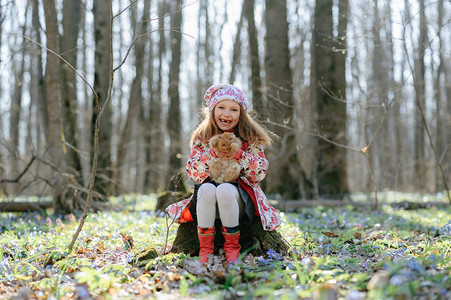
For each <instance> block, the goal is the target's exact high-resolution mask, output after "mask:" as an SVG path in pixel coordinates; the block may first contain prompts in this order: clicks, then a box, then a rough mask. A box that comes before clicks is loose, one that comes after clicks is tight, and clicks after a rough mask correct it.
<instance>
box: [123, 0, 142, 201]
mask: <svg viewBox="0 0 451 300" xmlns="http://www.w3.org/2000/svg"><path fill="white" fill-rule="evenodd" d="M146 4H147V5H146V7H145V8H144V11H143V17H142V20H144V21H145V20H149V19H150V1H149V0H147V1H146ZM130 9H131V10H132V11H134V10H136V9H137V8H136V6H133V7H131V8H130ZM132 15H133V16H134V18H136V15H137V14H136V13H133V14H132ZM134 21H136V20H135V19H134V20H132V22H134ZM147 23H148V22H142V23H137V25H136V26H137V30H135V34H134V35H135V38H136V37H139V36H143V37H141V38H140V39H139V40H138V41H137V42H136V43H135V47H134V50H135V77H134V78H133V81H132V86H131V91H130V100H129V102H128V103H129V107H128V112H127V118H126V120H125V126H124V129H123V130H122V132H121V133H120V137H119V142H118V146H117V148H118V150H117V158H116V166H115V168H114V172H115V176H114V179H115V180H114V182H115V194H116V195H119V194H120V193H122V187H121V184H120V182H121V175H122V172H121V171H122V170H123V166H124V161H125V155H126V152H127V151H126V150H127V144H128V141H129V139H130V137H131V133H132V123H133V121H134V120H136V118H137V117H138V118H139V119H140V120H142V114H141V113H139V112H138V110H137V108H138V107H141V105H142V102H143V97H142V80H143V77H144V54H145V45H146V43H148V38H147V37H146V36H145V33H146V32H147Z"/></svg>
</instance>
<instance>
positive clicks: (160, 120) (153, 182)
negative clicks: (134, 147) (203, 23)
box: [145, 0, 169, 190]
mask: <svg viewBox="0 0 451 300" xmlns="http://www.w3.org/2000/svg"><path fill="white" fill-rule="evenodd" d="M168 12H169V5H168V3H166V1H165V0H160V2H159V3H158V34H159V40H158V70H157V78H156V79H155V81H156V82H157V87H156V91H155V93H153V94H152V95H151V99H150V106H149V120H148V128H147V130H150V132H149V134H148V135H147V137H148V138H147V143H146V146H147V149H146V154H147V155H148V166H149V168H148V170H147V172H146V175H145V176H146V182H148V185H149V186H151V188H152V189H153V190H157V189H159V188H161V187H162V186H163V184H164V181H165V180H166V177H167V176H166V172H167V170H166V168H165V162H166V160H165V159H166V156H165V155H164V153H165V151H164V149H165V146H164V139H165V128H166V126H165V124H164V120H165V118H164V115H163V64H164V58H165V53H166V52H167V51H166V31H165V19H166V18H165V15H166V13H168Z"/></svg>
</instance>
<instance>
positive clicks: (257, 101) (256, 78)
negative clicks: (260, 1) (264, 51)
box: [244, 0, 266, 119]
mask: <svg viewBox="0 0 451 300" xmlns="http://www.w3.org/2000/svg"><path fill="white" fill-rule="evenodd" d="M254 6H255V1H254V0H244V13H245V17H246V21H247V30H248V33H247V36H248V38H249V61H250V67H251V86H252V104H253V108H254V110H255V111H256V112H257V113H258V115H259V117H260V118H262V119H263V116H264V113H266V112H265V110H264V107H265V105H264V103H263V97H262V80H261V77H260V55H259V53H258V32H257V29H256V26H255V16H254V9H255V7H254Z"/></svg>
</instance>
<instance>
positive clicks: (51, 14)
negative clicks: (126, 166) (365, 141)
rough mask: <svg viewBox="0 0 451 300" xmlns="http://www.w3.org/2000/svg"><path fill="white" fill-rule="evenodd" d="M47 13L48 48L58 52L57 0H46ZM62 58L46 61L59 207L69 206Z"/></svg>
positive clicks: (50, 137) (51, 57)
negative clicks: (60, 72)
mask: <svg viewBox="0 0 451 300" xmlns="http://www.w3.org/2000/svg"><path fill="white" fill-rule="evenodd" d="M43 4H44V13H45V24H46V31H45V32H46V39H47V48H48V49H50V50H51V51H53V52H54V53H59V41H58V27H57V25H58V21H57V16H56V8H55V2H54V1H52V0H44V1H43ZM59 64H60V61H59V58H58V57H56V56H55V55H53V54H51V53H50V52H47V63H46V65H45V85H46V98H47V115H48V129H47V133H48V137H47V141H48V146H49V149H50V151H49V153H50V159H51V162H52V164H53V167H54V176H53V178H52V181H51V182H52V197H53V205H54V208H55V210H61V209H65V208H67V205H66V203H65V199H64V189H65V187H64V183H63V181H62V176H61V175H62V174H63V173H65V165H64V159H63V152H62V143H61V119H60V118H61V94H60V93H61V87H60V81H59V70H60V65H59Z"/></svg>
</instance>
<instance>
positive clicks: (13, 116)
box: [9, 6, 28, 192]
mask: <svg viewBox="0 0 451 300" xmlns="http://www.w3.org/2000/svg"><path fill="white" fill-rule="evenodd" d="M27 10H28V6H27ZM26 24H27V18H25V23H24V24H23V26H22V36H25V29H26ZM25 44H26V42H25V38H22V52H21V53H17V54H16V55H15V56H16V57H17V60H18V61H16V59H14V60H13V70H14V82H15V84H14V92H13V95H12V98H11V107H10V118H9V140H10V148H9V152H10V159H9V161H10V169H11V172H10V173H11V174H15V173H17V172H18V170H19V135H20V133H19V122H20V117H21V113H22V94H23V89H24V84H23V81H24V73H25V56H26V55H27V54H26V49H25ZM17 63H18V64H19V66H17ZM14 187H15V192H18V191H19V190H18V186H17V185H15V186H14Z"/></svg>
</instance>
